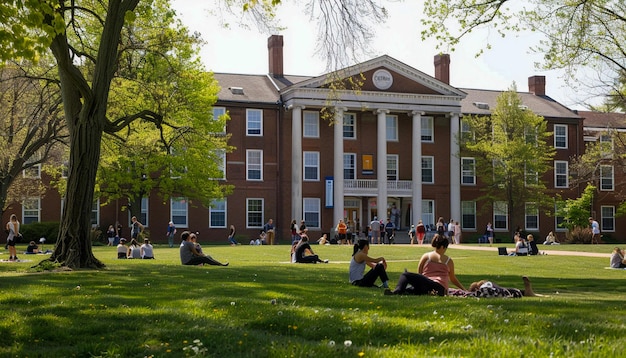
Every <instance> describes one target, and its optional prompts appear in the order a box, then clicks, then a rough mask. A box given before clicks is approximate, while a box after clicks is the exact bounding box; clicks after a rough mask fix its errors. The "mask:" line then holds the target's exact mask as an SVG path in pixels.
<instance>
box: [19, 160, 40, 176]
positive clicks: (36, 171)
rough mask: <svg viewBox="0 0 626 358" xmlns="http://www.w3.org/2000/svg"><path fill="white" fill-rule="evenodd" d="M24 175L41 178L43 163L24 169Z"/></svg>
mask: <svg viewBox="0 0 626 358" xmlns="http://www.w3.org/2000/svg"><path fill="white" fill-rule="evenodd" d="M22 177H23V178H28V179H41V163H39V164H35V165H33V166H31V167H30V168H27V169H24V170H22Z"/></svg>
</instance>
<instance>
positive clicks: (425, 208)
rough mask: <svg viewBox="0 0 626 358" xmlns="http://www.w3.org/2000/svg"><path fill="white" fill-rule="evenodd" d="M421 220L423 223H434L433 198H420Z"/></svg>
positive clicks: (432, 224) (430, 224)
mask: <svg viewBox="0 0 626 358" xmlns="http://www.w3.org/2000/svg"><path fill="white" fill-rule="evenodd" d="M422 222H423V223H424V225H428V226H429V227H430V226H433V228H434V225H435V201H434V200H422Z"/></svg>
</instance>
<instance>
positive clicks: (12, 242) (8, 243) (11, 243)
mask: <svg viewBox="0 0 626 358" xmlns="http://www.w3.org/2000/svg"><path fill="white" fill-rule="evenodd" d="M7 246H15V239H13V240H8V241H7Z"/></svg>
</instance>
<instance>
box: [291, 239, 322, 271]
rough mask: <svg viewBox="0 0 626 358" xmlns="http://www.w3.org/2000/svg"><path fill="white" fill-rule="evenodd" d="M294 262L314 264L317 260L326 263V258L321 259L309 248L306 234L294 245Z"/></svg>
mask: <svg viewBox="0 0 626 358" xmlns="http://www.w3.org/2000/svg"><path fill="white" fill-rule="evenodd" d="M296 262H298V263H302V264H314V263H318V262H324V263H328V260H321V259H320V258H319V256H317V255H316V254H315V253H314V252H313V249H311V245H309V238H308V236H302V238H301V239H300V243H299V244H298V246H296Z"/></svg>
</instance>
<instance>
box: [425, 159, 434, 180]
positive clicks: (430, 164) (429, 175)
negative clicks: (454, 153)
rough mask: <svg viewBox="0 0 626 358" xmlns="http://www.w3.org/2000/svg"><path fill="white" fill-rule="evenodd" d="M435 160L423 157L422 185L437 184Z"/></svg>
mask: <svg viewBox="0 0 626 358" xmlns="http://www.w3.org/2000/svg"><path fill="white" fill-rule="evenodd" d="M434 163H435V159H434V158H433V157H422V183H425V184H433V183H434V182H435V167H434Z"/></svg>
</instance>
